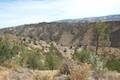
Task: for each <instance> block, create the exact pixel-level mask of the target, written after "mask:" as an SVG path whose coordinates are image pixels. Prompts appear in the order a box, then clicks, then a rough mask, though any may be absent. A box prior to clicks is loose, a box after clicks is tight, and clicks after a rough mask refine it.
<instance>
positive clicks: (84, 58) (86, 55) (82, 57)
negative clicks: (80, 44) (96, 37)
mask: <svg viewBox="0 0 120 80" xmlns="http://www.w3.org/2000/svg"><path fill="white" fill-rule="evenodd" d="M92 54H93V53H92V52H91V51H89V50H82V51H81V52H76V53H75V54H74V55H73V57H74V59H77V60H78V61H80V62H82V63H85V62H87V63H89V62H90V57H91V55H92Z"/></svg>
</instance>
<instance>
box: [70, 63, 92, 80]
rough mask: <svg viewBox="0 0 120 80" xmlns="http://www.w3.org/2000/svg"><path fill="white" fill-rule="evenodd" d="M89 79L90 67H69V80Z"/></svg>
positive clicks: (87, 65) (84, 65)
mask: <svg viewBox="0 0 120 80" xmlns="http://www.w3.org/2000/svg"><path fill="white" fill-rule="evenodd" d="M90 77H91V65H90V64H86V63H85V64H82V65H80V66H79V65H78V66H71V67H70V75H69V78H70V80H89V79H90Z"/></svg>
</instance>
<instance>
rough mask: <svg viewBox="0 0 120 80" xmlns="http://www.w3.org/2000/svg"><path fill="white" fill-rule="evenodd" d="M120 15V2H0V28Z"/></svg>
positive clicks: (118, 0)
mask: <svg viewBox="0 0 120 80" xmlns="http://www.w3.org/2000/svg"><path fill="white" fill-rule="evenodd" d="M116 14H120V0H116V1H115V0H90V1H88V0H0V28H4V27H11V26H16V25H22V24H30V23H38V22H51V21H56V20H63V19H78V18H86V17H99V16H107V15H116Z"/></svg>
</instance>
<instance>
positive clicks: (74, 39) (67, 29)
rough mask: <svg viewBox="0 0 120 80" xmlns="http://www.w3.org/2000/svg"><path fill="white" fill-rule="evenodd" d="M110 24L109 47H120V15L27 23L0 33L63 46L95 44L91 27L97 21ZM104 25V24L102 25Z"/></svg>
mask: <svg viewBox="0 0 120 80" xmlns="http://www.w3.org/2000/svg"><path fill="white" fill-rule="evenodd" d="M99 20H101V21H102V23H106V24H109V26H110V27H109V28H110V31H111V32H110V34H109V38H110V39H109V40H110V45H109V47H110V46H111V47H120V16H119V15H117V16H107V17H97V18H85V19H80V20H79V19H77V20H61V21H56V22H50V23H46V22H43V23H38V24H27V25H21V26H17V27H12V28H5V29H1V30H0V34H3V33H11V34H15V35H17V36H24V37H29V38H31V39H33V40H38V41H39V40H44V41H46V42H49V41H55V42H56V43H57V44H60V45H63V46H79V45H95V41H96V39H95V34H96V33H95V31H94V29H92V28H91V27H90V25H91V24H95V23H96V22H95V21H99ZM101 27H102V26H101Z"/></svg>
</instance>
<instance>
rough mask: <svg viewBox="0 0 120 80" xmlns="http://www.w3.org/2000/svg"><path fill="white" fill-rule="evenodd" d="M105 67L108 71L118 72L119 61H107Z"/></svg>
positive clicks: (119, 67) (119, 68) (119, 70)
mask: <svg viewBox="0 0 120 80" xmlns="http://www.w3.org/2000/svg"><path fill="white" fill-rule="evenodd" d="M106 67H107V68H108V69H109V70H116V71H118V72H120V59H116V58H114V59H112V60H109V61H108V62H107V64H106Z"/></svg>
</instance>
